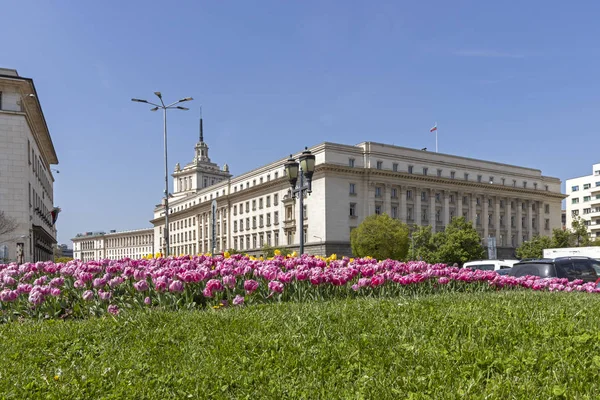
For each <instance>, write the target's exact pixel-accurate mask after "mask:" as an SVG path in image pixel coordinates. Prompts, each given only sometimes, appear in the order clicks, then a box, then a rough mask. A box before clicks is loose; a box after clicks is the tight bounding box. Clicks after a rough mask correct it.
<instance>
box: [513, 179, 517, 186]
mask: <svg viewBox="0 0 600 400" xmlns="http://www.w3.org/2000/svg"><path fill="white" fill-rule="evenodd" d="M513 187H517V180H516V179H513Z"/></svg>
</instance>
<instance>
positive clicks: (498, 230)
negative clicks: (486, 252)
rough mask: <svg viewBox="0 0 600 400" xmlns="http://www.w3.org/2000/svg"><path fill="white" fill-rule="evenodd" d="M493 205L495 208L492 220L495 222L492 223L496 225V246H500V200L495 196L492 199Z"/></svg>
mask: <svg viewBox="0 0 600 400" xmlns="http://www.w3.org/2000/svg"><path fill="white" fill-rule="evenodd" d="M494 201H495V202H496V203H495V206H496V207H495V208H494V213H495V214H496V215H494V217H495V218H494V219H495V221H496V222H494V223H495V224H496V246H502V243H500V199H499V198H498V197H497V196H496V197H495V198H494Z"/></svg>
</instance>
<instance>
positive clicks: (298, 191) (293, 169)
mask: <svg viewBox="0 0 600 400" xmlns="http://www.w3.org/2000/svg"><path fill="white" fill-rule="evenodd" d="M298 161H300V163H298V162H297V161H296V160H294V158H293V157H292V155H291V154H290V158H289V159H288V160H287V161H286V162H285V164H284V167H285V174H286V176H287V178H288V180H289V181H290V185H291V186H292V198H296V195H298V196H299V197H300V223H299V227H298V229H300V255H302V254H304V192H306V193H309V194H310V193H312V176H313V173H314V172H315V156H314V154H312V153H311V152H310V150H308V147H305V148H304V151H303V152H302V154H301V155H300V157H299V159H298ZM298 174H299V175H300V183H299V184H298V185H296V184H297V183H298ZM305 177H306V185H305V184H304V178H305Z"/></svg>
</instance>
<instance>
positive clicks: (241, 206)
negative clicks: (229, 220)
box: [233, 193, 279, 215]
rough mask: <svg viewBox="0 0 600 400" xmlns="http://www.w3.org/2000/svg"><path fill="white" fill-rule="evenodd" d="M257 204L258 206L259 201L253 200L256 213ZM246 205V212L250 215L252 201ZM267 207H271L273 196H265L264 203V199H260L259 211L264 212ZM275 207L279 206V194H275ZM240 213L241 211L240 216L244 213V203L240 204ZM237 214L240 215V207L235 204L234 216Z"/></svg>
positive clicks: (253, 208) (253, 209)
mask: <svg viewBox="0 0 600 400" xmlns="http://www.w3.org/2000/svg"><path fill="white" fill-rule="evenodd" d="M256 204H257V200H256V199H254V200H252V211H256ZM245 205H246V212H247V213H249V212H250V201H247V202H246V204H245ZM265 205H266V207H271V196H270V195H269V196H265V198H264V202H263V198H262V197H260V198H259V199H258V209H259V210H262V209H263V208H264V207H265ZM273 205H274V206H277V205H279V194H277V193H275V194H274V195H273ZM239 211H240V214H243V213H244V203H240V205H239ZM237 214H238V205H237V204H235V205H234V206H233V215H237Z"/></svg>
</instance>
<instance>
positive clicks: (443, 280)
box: [438, 276, 450, 285]
mask: <svg viewBox="0 0 600 400" xmlns="http://www.w3.org/2000/svg"><path fill="white" fill-rule="evenodd" d="M448 282H450V279H448V278H446V277H445V276H442V277H441V278H439V279H438V283H439V284H440V285H446V284H448Z"/></svg>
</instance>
